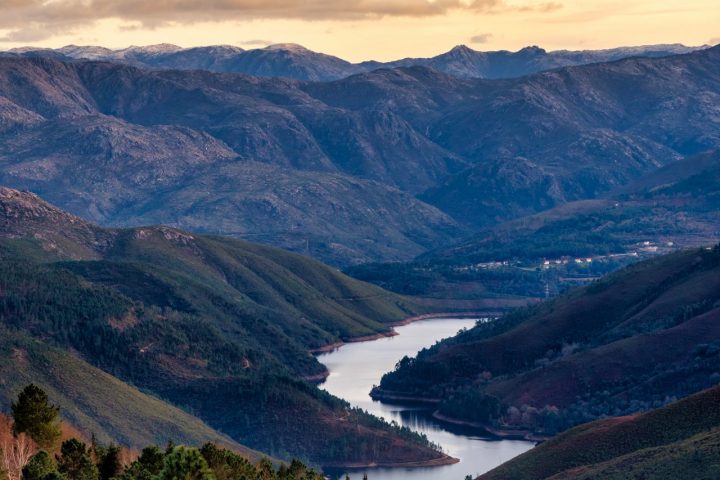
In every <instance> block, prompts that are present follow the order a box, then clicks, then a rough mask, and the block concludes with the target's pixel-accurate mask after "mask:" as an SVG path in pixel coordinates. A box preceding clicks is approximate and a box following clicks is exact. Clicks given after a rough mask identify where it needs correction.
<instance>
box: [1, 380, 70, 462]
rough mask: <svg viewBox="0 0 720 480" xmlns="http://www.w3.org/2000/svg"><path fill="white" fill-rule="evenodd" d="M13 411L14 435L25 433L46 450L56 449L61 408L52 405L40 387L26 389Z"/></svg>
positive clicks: (12, 407) (13, 404)
mask: <svg viewBox="0 0 720 480" xmlns="http://www.w3.org/2000/svg"><path fill="white" fill-rule="evenodd" d="M11 409H12V416H13V420H14V423H13V434H15V435H19V434H21V433H25V434H27V435H29V436H30V438H32V439H33V440H34V441H35V443H36V444H37V445H38V447H40V448H42V449H45V450H52V449H53V448H55V446H56V445H57V442H58V440H60V422H59V419H58V414H59V412H60V408H59V407H57V406H55V405H50V403H49V401H48V396H47V394H46V393H45V392H44V391H43V390H42V389H41V388H40V387H38V386H36V385H33V384H30V385H28V386H27V387H25V388H24V389H23V391H22V392H20V395H19V396H18V400H17V402H13V403H12V405H11Z"/></svg>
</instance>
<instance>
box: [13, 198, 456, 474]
mask: <svg viewBox="0 0 720 480" xmlns="http://www.w3.org/2000/svg"><path fill="white" fill-rule="evenodd" d="M0 205H2V207H1V208H0V213H2V214H3V217H2V219H0V226H2V228H1V229H0V232H1V235H0V236H1V237H2V239H1V240H0V270H1V273H2V275H0V278H2V287H1V288H2V303H0V321H1V323H2V325H4V326H6V327H7V328H10V329H15V330H19V331H21V332H22V333H24V334H25V335H29V336H32V337H34V338H38V339H42V340H43V341H45V342H48V343H51V344H52V345H54V346H56V347H58V348H61V349H63V350H64V351H66V352H74V353H76V354H79V355H81V356H82V358H83V359H84V360H86V361H87V362H89V363H90V364H92V365H93V366H95V367H98V368H101V369H102V370H104V371H106V372H108V373H110V374H112V375H114V376H116V377H117V378H119V379H121V380H123V381H125V382H130V383H132V384H133V385H136V386H137V387H138V388H141V389H143V390H145V391H149V392H152V393H153V394H155V395H157V396H159V397H161V398H163V399H166V400H168V401H169V402H171V403H172V404H174V405H177V406H179V407H181V408H183V409H185V410H186V411H190V412H192V413H193V414H194V415H195V416H197V417H198V418H200V419H202V420H203V421H205V422H207V423H208V424H209V425H211V426H212V427H213V428H215V429H217V430H219V431H221V432H223V433H224V434H226V435H228V436H230V437H231V438H233V439H234V440H235V441H238V442H241V443H243V444H245V445H250V446H252V447H253V448H257V449H259V450H262V451H265V452H268V453H270V454H273V455H275V456H278V457H281V458H289V457H302V458H305V459H309V460H310V461H312V462H313V463H316V464H321V465H347V464H349V463H350V464H358V463H359V464H366V463H373V462H377V463H383V464H393V463H397V462H403V461H419V462H421V463H422V462H425V461H440V462H444V461H450V459H449V458H448V457H446V456H444V455H442V454H441V453H439V452H437V451H435V450H434V449H433V448H432V447H431V446H430V445H428V444H427V442H426V441H425V440H423V439H422V438H420V437H418V436H417V435H414V434H412V433H410V432H409V431H404V430H400V429H397V428H394V427H391V426H389V425H387V424H386V423H384V422H382V421H380V420H378V419H376V418H373V417H370V416H369V415H367V414H365V413H363V412H360V411H356V410H351V409H349V407H348V406H347V404H345V403H344V402H342V401H340V400H339V399H336V398H334V397H331V396H330V395H328V394H326V393H324V392H322V391H320V390H319V389H317V388H316V387H314V386H312V385H310V384H308V383H306V382H305V381H304V380H302V378H314V379H318V378H322V376H323V375H324V374H325V368H324V367H323V366H322V365H321V364H320V363H319V362H318V361H317V360H316V359H315V357H313V356H312V355H311V354H310V353H309V350H310V349H312V348H316V347H319V346H322V345H326V344H328V343H335V342H337V341H340V340H347V339H351V338H352V337H355V336H358V335H372V334H385V333H387V332H388V331H389V328H390V325H391V324H392V323H393V322H396V321H399V320H402V319H404V318H405V317H406V316H408V315H409V314H411V313H412V312H416V311H418V310H417V307H415V306H414V305H413V304H412V303H411V302H409V301H408V300H406V299H404V298H401V297H398V296H396V295H394V294H391V293H388V292H384V291H382V290H380V289H378V288H377V287H373V286H371V285H367V284H363V283H361V282H358V281H355V280H352V279H350V278H348V277H345V276H344V275H342V274H340V273H339V272H337V271H336V270H334V269H332V268H330V267H327V266H324V265H322V264H320V263H318V262H316V261H314V260H311V259H308V258H305V257H302V256H299V255H296V254H291V253H288V252H284V251H281V250H278V249H275V248H272V247H266V246H261V245H256V244H250V243H247V242H243V241H239V240H233V239H227V238H222V237H204V236H200V235H191V234H188V233H185V232H182V231H179V230H176V229H171V228H168V227H144V228H135V229H128V230H106V229H101V228H99V227H95V226H93V225H91V224H88V223H87V222H84V221H82V220H80V219H78V218H77V217H73V216H72V215H69V214H67V213H65V212H62V211H60V210H58V209H57V208H55V207H53V206H51V205H49V204H47V203H45V202H43V201H42V200H40V199H39V198H38V197H37V196H35V195H33V194H29V193H21V192H17V191H13V190H9V189H3V190H2V191H1V195H0ZM95 421H98V419H97V418H95ZM391 445H392V448H390V446H391Z"/></svg>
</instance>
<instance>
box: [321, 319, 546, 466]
mask: <svg viewBox="0 0 720 480" xmlns="http://www.w3.org/2000/svg"><path fill="white" fill-rule="evenodd" d="M474 324H475V320H470V319H429V320H422V321H418V322H415V323H411V324H409V325H403V326H400V327H396V328H395V330H396V331H397V333H398V335H397V336H394V337H384V338H380V339H378V340H372V341H367V342H359V343H349V344H346V345H343V346H341V347H339V348H338V349H336V350H334V351H332V352H328V353H324V354H321V355H319V356H318V360H319V361H320V362H321V363H323V364H324V365H325V366H326V367H327V368H328V370H329V372H330V375H329V377H328V378H327V380H326V381H325V382H324V383H323V384H322V385H321V386H320V388H323V389H325V390H326V391H328V392H329V393H331V394H333V395H335V396H337V397H340V398H342V399H345V400H346V401H347V402H349V403H350V404H351V405H353V406H356V407H360V408H362V409H364V410H367V411H368V412H370V413H371V414H373V415H376V416H378V417H382V418H384V419H385V420H387V421H389V422H390V421H393V420H394V421H396V422H397V423H398V424H400V425H404V426H407V427H409V428H411V429H413V430H415V431H417V432H419V433H424V434H425V435H427V437H428V438H429V439H430V440H431V441H432V442H434V443H437V444H439V445H440V446H441V447H442V448H443V451H444V452H445V453H447V454H448V455H451V456H453V457H455V458H458V459H460V462H459V463H456V464H454V465H446V466H440V467H428V468H366V469H362V470H357V471H347V472H346V471H345V470H329V471H327V470H326V473H328V474H330V475H331V478H335V477H336V476H338V477H340V478H344V476H345V474H346V473H347V474H349V475H350V478H351V479H352V480H361V479H362V478H363V474H364V473H367V474H368V477H369V480H463V479H464V478H465V476H466V475H471V476H472V477H473V478H474V477H475V476H477V475H479V474H481V473H484V472H487V471H488V470H491V469H492V468H494V467H496V466H498V465H500V464H501V463H503V462H505V461H507V460H509V459H511V458H513V457H515V456H517V455H520V454H521V453H523V452H525V451H527V450H529V449H530V448H532V447H533V445H534V444H533V443H531V442H526V441H518V440H496V439H492V438H489V437H488V436H484V435H483V432H481V431H478V430H475V429H470V428H464V427H454V426H451V425H448V424H444V423H440V422H438V421H437V420H435V419H434V418H432V415H431V414H432V411H433V409H432V407H418V406H408V405H405V406H403V405H394V404H387V403H383V402H378V401H374V400H373V399H371V398H370V395H369V393H370V390H371V389H372V387H373V385H379V384H380V379H381V378H382V376H383V374H385V373H387V372H389V371H391V370H393V369H394V368H395V364H396V363H397V362H398V361H399V360H400V359H401V358H402V357H403V356H405V355H407V356H410V357H412V356H415V354H417V352H418V351H419V350H422V349H423V348H425V347H429V346H431V345H433V344H434V343H435V342H436V341H438V340H441V339H443V338H447V337H451V336H453V335H455V334H456V333H457V332H458V330H460V329H462V328H471V327H472V326H473V325H474Z"/></svg>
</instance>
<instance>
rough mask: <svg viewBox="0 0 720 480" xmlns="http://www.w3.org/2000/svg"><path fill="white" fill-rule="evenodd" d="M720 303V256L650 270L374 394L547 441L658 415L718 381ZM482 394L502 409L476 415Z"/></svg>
mask: <svg viewBox="0 0 720 480" xmlns="http://www.w3.org/2000/svg"><path fill="white" fill-rule="evenodd" d="M718 292H720V247H715V248H714V249H702V250H691V251H686V252H681V253H676V254H672V255H667V256H663V257H659V258H656V259H653V260H649V261H646V262H641V263H639V264H636V265H633V266H630V267H627V268H626V269H623V270H621V271H619V272H617V273H614V274H612V275H609V276H607V277H605V278H603V279H601V280H599V281H597V282H595V283H593V284H591V285H589V286H588V287H585V288H581V289H576V290H573V291H570V292H568V293H567V294H565V295H562V296H560V297H559V298H557V299H555V300H552V301H548V302H545V303H543V304H540V305H537V306H535V307H532V308H529V309H527V310H524V311H523V310H521V311H518V312H515V313H513V314H509V315H507V316H506V317H504V318H502V319H500V320H497V321H494V322H489V323H486V324H482V325H478V326H477V327H475V328H474V329H471V330H469V331H468V332H465V333H462V334H460V335H459V336H458V337H455V338H454V339H450V340H447V341H444V342H441V343H440V344H438V345H436V346H434V347H432V348H430V349H426V350H424V351H422V352H421V353H420V354H419V356H418V358H417V359H416V360H408V361H406V362H404V363H403V364H402V365H400V367H399V368H398V369H397V370H396V371H395V372H392V373H390V374H387V375H386V376H385V377H384V378H383V381H382V383H381V385H380V388H379V389H378V390H377V391H376V392H375V395H376V397H379V398H383V397H384V396H388V395H389V396H393V395H402V396H424V397H431V398H436V399H440V401H441V402H440V404H439V413H440V414H442V415H444V416H445V417H452V418H457V419H462V420H469V421H476V422H480V423H484V424H494V425H501V426H503V428H510V429H513V428H515V429H518V428H526V429H530V430H536V431H545V432H550V433H552V432H554V431H557V430H563V429H565V428H567V427H569V426H572V425H575V424H577V423H580V422H583V421H589V420H592V419H594V418H598V417H599V416H602V415H621V414H626V413H632V412H635V411H637V410H640V409H647V408H651V407H654V406H659V405H662V404H664V403H667V401H668V399H672V398H676V397H680V396H685V395H688V394H691V393H693V392H695V391H697V390H699V389H702V388H706V387H708V386H710V385H712V384H713V382H714V380H713V379H716V378H718V375H720V372H719V371H718V365H720V363H717V353H718V350H717V348H716V346H717V344H719V343H720V330H718V325H720V324H719V323H718V318H720V309H719V308H718V306H719V305H720V304H719V303H718V302H720V294H718ZM478 395H480V396H481V397H482V396H483V395H487V396H489V397H488V398H495V399H497V401H498V402H499V404H498V405H500V406H499V407H498V408H499V409H498V410H493V409H489V410H483V409H482V408H481V409H477V408H472V406H473V405H475V406H476V407H477V404H476V403H475V400H473V398H477V396H478ZM490 404H494V403H493V402H492V401H491V403H490ZM509 407H511V408H510V409H508V408H509ZM493 408H495V407H493ZM513 409H516V410H513ZM520 409H522V411H523V412H526V411H530V412H532V413H529V414H527V415H524V414H523V415H520V413H517V414H516V413H514V412H520Z"/></svg>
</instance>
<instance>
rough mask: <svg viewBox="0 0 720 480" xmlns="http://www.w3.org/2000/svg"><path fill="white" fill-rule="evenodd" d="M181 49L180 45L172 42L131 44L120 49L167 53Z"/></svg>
mask: <svg viewBox="0 0 720 480" xmlns="http://www.w3.org/2000/svg"><path fill="white" fill-rule="evenodd" d="M182 49H183V48H182V47H179V46H177V45H174V44H172V43H158V44H156V45H145V46H143V47H139V46H136V45H132V46H130V47H128V48H125V49H122V50H126V51H136V52H147V53H167V52H177V51H179V50H182Z"/></svg>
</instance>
